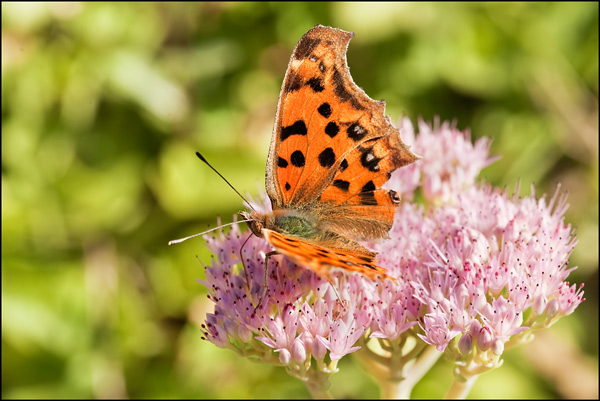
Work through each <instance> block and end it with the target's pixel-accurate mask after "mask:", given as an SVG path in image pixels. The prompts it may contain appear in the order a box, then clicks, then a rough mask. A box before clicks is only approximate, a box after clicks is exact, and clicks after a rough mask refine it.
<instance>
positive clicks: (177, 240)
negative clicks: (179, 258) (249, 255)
mask: <svg viewBox="0 0 600 401" xmlns="http://www.w3.org/2000/svg"><path fill="white" fill-rule="evenodd" d="M248 221H252V220H240V221H234V222H233V223H227V224H221V225H220V226H218V227H215V228H211V229H210V230H206V231H202V232H201V233H198V234H194V235H190V236H189V237H185V238H180V239H174V240H171V241H169V245H173V244H179V243H180V242H183V241H185V240H187V239H190V238H194V237H197V236H199V235H204V234H206V233H209V232H211V231H215V230H218V229H219V228H223V227H226V226H231V225H233V224H238V223H245V222H248Z"/></svg>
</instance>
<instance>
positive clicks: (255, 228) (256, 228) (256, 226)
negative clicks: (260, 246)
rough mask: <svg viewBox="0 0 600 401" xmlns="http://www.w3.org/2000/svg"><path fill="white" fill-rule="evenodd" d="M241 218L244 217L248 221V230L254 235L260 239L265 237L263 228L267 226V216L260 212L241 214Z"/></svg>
mask: <svg viewBox="0 0 600 401" xmlns="http://www.w3.org/2000/svg"><path fill="white" fill-rule="evenodd" d="M240 216H242V217H243V218H244V219H245V220H247V222H246V223H247V224H248V228H250V231H252V234H254V235H256V236H257V237H259V238H262V237H263V232H262V231H263V228H265V226H266V224H267V216H268V215H267V214H266V213H260V212H256V211H253V212H240Z"/></svg>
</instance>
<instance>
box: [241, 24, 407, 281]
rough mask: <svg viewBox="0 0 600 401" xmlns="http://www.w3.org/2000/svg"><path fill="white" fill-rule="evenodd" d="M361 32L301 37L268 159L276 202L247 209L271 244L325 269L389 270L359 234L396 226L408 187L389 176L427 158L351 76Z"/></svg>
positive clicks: (326, 30)
mask: <svg viewBox="0 0 600 401" xmlns="http://www.w3.org/2000/svg"><path fill="white" fill-rule="evenodd" d="M353 36H354V34H353V33H351V32H346V31H343V30H340V29H337V28H331V27H327V26H322V25H317V26H315V27H314V28H312V29H310V30H309V31H308V32H307V33H306V34H305V35H304V36H303V37H302V38H301V39H300V41H299V42H298V44H297V45H296V48H295V49H294V51H293V53H292V56H291V58H290V61H289V64H288V67H287V71H286V74H285V78H284V81H283V85H282V88H281V93H280V95H279V103H278V106H277V114H276V117H275V125H274V128H273V134H272V138H271V145H270V148H269V156H268V159H267V167H266V192H267V195H268V197H269V199H270V200H271V206H272V212H268V213H263V212H258V211H252V212H241V215H242V216H243V217H244V218H245V219H247V220H248V222H247V224H248V226H249V228H250V230H251V231H252V233H253V234H254V235H256V236H257V237H260V238H264V239H266V240H267V241H268V243H269V244H270V245H271V246H272V247H273V248H274V249H275V251H274V252H272V253H271V254H275V253H278V254H283V255H286V256H288V257H289V258H291V259H292V260H293V261H295V262H296V263H297V264H299V265H301V266H304V267H306V268H308V269H310V270H312V271H314V272H316V273H317V274H319V275H320V276H322V277H324V278H329V277H330V276H329V274H330V271H331V269H332V268H341V269H343V270H345V271H350V272H359V273H362V274H364V275H365V276H367V277H369V278H376V277H378V276H383V277H389V276H387V275H386V270H385V269H384V268H382V267H380V266H378V265H377V264H376V262H375V257H376V253H375V252H372V251H370V250H368V249H366V248H365V247H364V246H362V245H361V244H360V243H359V241H367V240H374V239H381V238H386V237H387V236H388V231H389V230H390V228H391V226H392V222H393V218H394V212H395V209H396V207H397V206H398V204H399V203H400V197H399V195H398V194H397V193H396V192H395V191H393V190H389V189H383V188H382V185H383V184H384V183H385V182H386V181H387V180H388V179H389V178H390V176H391V173H392V172H393V171H394V170H396V169H397V168H399V167H402V166H405V165H407V164H409V163H412V162H414V161H415V160H417V159H418V157H417V156H415V155H414V154H413V153H411V151H410V150H409V148H408V147H407V146H406V145H405V144H404V143H403V142H402V140H401V139H400V133H399V131H398V129H397V128H396V127H394V126H393V125H392V123H391V121H390V118H389V116H384V114H383V113H384V110H385V102H384V101H374V100H373V99H371V98H370V97H369V96H367V95H366V93H365V92H364V91H363V90H362V89H361V88H360V87H358V86H357V85H356V84H355V83H354V81H353V80H352V77H351V76H350V71H349V69H348V65H347V63H346V50H347V47H348V43H349V41H350V39H351V38H352V37H353ZM268 256H270V255H268ZM268 256H267V259H266V263H268Z"/></svg>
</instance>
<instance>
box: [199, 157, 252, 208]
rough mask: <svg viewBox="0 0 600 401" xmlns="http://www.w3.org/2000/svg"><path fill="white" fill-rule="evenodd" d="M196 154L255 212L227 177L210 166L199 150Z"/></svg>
mask: <svg viewBox="0 0 600 401" xmlns="http://www.w3.org/2000/svg"><path fill="white" fill-rule="evenodd" d="M196 156H198V159H200V160H202V161H203V162H204V163H206V165H207V166H208V167H210V168H211V169H212V171H214V172H215V173H217V174H218V175H219V177H221V178H222V179H223V181H225V182H226V183H227V185H229V186H230V187H231V189H233V190H234V191H235V193H236V194H238V195H239V196H240V198H242V200H243V201H244V202H246V205H248V207H249V208H250V209H252V211H253V212H256V209H254V208H253V207H252V204H251V203H250V202H248V201H247V200H246V198H244V196H243V195H242V194H241V193H239V192H238V190H237V189H235V187H234V186H233V185H231V183H230V182H229V181H227V179H226V178H225V177H223V175H221V173H219V172H218V171H217V169H216V168H214V167H213V166H211V165H210V163H209V162H208V161H207V160H206V159H205V158H204V156H202V154H200V152H196Z"/></svg>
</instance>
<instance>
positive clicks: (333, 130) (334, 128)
mask: <svg viewBox="0 0 600 401" xmlns="http://www.w3.org/2000/svg"><path fill="white" fill-rule="evenodd" d="M338 132H340V127H338V125H337V124H336V123H334V122H333V121H330V122H329V123H328V124H327V126H326V127H325V133H326V134H327V135H329V137H331V138H333V137H334V136H336V135H337V134H338Z"/></svg>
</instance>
